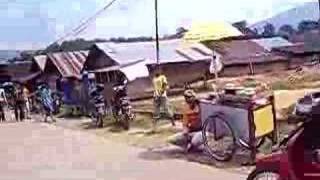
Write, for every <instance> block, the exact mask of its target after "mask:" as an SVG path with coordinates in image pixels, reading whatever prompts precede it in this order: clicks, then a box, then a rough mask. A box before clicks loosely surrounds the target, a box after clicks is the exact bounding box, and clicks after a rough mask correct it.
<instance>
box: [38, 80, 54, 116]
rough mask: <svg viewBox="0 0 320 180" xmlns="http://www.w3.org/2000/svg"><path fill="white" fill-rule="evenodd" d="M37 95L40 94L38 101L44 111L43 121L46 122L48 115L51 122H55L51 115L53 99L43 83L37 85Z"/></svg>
mask: <svg viewBox="0 0 320 180" xmlns="http://www.w3.org/2000/svg"><path fill="white" fill-rule="evenodd" d="M38 95H39V96H40V102H41V104H42V107H43V109H44V111H45V119H44V122H47V120H48V117H50V118H51V120H52V121H53V122H56V120H55V118H54V117H53V112H54V101H53V98H52V92H51V90H50V88H49V87H48V86H47V85H45V84H43V85H40V86H39V87H38Z"/></svg>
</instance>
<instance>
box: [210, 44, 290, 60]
mask: <svg viewBox="0 0 320 180" xmlns="http://www.w3.org/2000/svg"><path fill="white" fill-rule="evenodd" d="M208 46H209V47H210V48H212V49H213V50H215V51H217V52H218V53H219V54H221V55H222V62H223V64H225V65H231V64H247V63H249V62H256V63H260V62H270V61H278V60H285V59H286V58H285V57H283V56H275V55H273V54H272V53H270V52H269V51H267V50H266V49H264V48H263V47H262V46H260V45H259V44H257V43H255V42H254V41H251V40H231V41H213V42H211V43H209V44H208Z"/></svg>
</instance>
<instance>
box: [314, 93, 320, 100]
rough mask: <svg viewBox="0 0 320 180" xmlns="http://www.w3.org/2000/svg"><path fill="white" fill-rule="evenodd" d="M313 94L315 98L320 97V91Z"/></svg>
mask: <svg viewBox="0 0 320 180" xmlns="http://www.w3.org/2000/svg"><path fill="white" fill-rule="evenodd" d="M312 96H313V98H316V99H318V98H320V92H317V93H314V94H312Z"/></svg>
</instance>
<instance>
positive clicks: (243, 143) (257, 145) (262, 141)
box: [239, 137, 266, 150]
mask: <svg viewBox="0 0 320 180" xmlns="http://www.w3.org/2000/svg"><path fill="white" fill-rule="evenodd" d="M265 142H266V137H260V138H258V139H257V140H256V144H255V146H254V148H257V149H259V148H260V147H261V146H262V145H263V144H264V143H265ZM239 143H240V144H241V146H243V147H244V148H246V149H247V150H251V149H252V147H250V145H249V144H248V143H247V142H245V141H244V140H242V139H239Z"/></svg>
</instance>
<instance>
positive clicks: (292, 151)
mask: <svg viewBox="0 0 320 180" xmlns="http://www.w3.org/2000/svg"><path fill="white" fill-rule="evenodd" d="M247 180H320V119H319V118H318V117H317V118H312V120H308V121H306V122H304V123H303V124H302V125H301V126H299V127H298V128H297V129H296V130H294V131H293V132H292V133H291V134H290V135H289V136H288V137H287V138H285V139H284V140H283V141H282V142H281V144H280V147H279V149H278V150H277V151H275V152H274V153H272V154H271V155H267V156H265V157H263V158H260V159H258V160H257V164H256V169H255V170H254V171H253V172H252V173H251V174H250V175H249V177H248V178H247Z"/></svg>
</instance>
